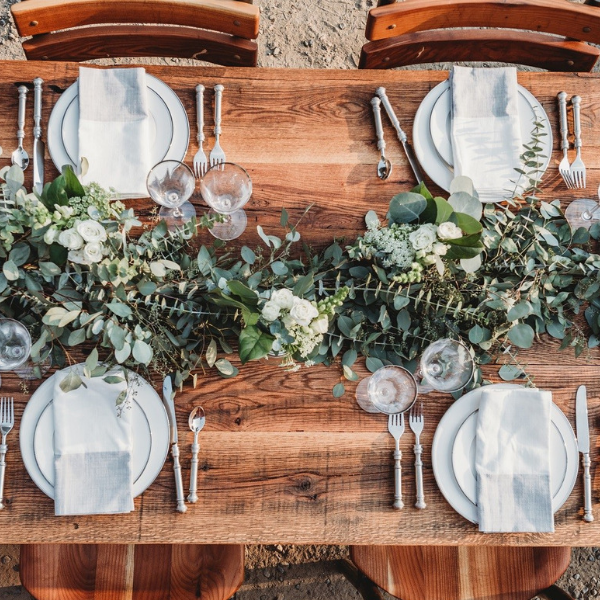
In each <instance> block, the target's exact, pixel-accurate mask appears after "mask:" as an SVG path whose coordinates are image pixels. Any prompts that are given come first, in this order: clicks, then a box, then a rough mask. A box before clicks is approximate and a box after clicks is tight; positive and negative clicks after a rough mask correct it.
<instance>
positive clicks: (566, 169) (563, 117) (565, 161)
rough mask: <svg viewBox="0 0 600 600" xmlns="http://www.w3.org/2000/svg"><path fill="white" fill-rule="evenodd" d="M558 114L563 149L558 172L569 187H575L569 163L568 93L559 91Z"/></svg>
mask: <svg viewBox="0 0 600 600" xmlns="http://www.w3.org/2000/svg"><path fill="white" fill-rule="evenodd" d="M558 114H559V117H560V119H559V120H560V139H561V142H560V147H561V149H562V151H563V157H562V160H561V161H560V164H559V165H558V172H559V173H560V174H561V176H562V178H563V179H564V181H565V183H566V185H567V187H568V188H574V187H575V184H574V183H573V181H572V179H571V166H570V165H569V157H568V151H569V138H568V136H569V129H568V125H567V94H566V92H559V93H558Z"/></svg>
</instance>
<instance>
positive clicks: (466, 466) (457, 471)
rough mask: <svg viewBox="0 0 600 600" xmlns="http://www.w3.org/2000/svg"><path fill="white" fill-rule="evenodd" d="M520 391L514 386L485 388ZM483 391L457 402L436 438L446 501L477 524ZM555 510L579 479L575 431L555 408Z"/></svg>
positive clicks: (434, 457) (436, 468)
mask: <svg viewBox="0 0 600 600" xmlns="http://www.w3.org/2000/svg"><path fill="white" fill-rule="evenodd" d="M490 387H495V388H496V387H497V388H517V387H520V386H518V385H514V384H497V385H494V386H486V389H489V388H490ZM482 392H483V388H477V389H475V390H472V391H471V392H469V393H467V394H465V395H464V396H463V397H462V398H460V399H459V400H457V401H456V402H455V403H454V404H453V405H452V406H451V407H450V408H449V409H448V411H447V412H446V414H445V415H444V416H443V417H442V419H441V420H440V423H439V425H438V427H437V429H436V432H435V435H434V437H433V445H432V448H431V462H432V467H433V474H434V476H435V480H436V482H437V484H438V487H439V489H440V491H441V492H442V494H443V496H444V498H446V500H447V501H448V503H449V504H450V506H452V508H453V509H454V510H455V511H456V512H457V513H459V514H460V515H461V516H463V517H464V518H465V519H467V520H469V521H471V522H473V523H477V521H478V510H477V503H476V499H477V492H476V474H475V427H476V426H477V412H478V410H479V403H480V401H481V394H482ZM550 416H551V420H552V426H551V429H550V445H551V456H550V461H551V475H550V478H551V485H552V495H553V498H552V509H553V511H554V512H556V511H557V510H558V509H559V508H560V507H561V506H562V505H563V504H564V503H565V502H566V500H567V498H568V497H569V495H570V494H571V492H572V491H573V487H574V486H575V482H576V479H577V472H578V469H579V452H578V449H577V440H576V438H575V434H574V433H573V428H572V427H571V424H570V423H569V421H568V419H567V418H566V417H565V415H564V414H563V412H562V411H561V410H560V409H559V408H558V407H557V406H556V405H555V404H552V408H551V412H550Z"/></svg>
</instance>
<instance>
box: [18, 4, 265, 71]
mask: <svg viewBox="0 0 600 600" xmlns="http://www.w3.org/2000/svg"><path fill="white" fill-rule="evenodd" d="M11 12H12V15H13V17H14V20H15V23H16V25H17V29H18V31H19V34H20V35H21V36H33V37H32V38H31V39H29V40H25V41H24V42H23V49H24V50H25V55H26V56H27V58H29V59H31V60H70V61H84V60H91V59H96V58H117V57H140V56H168V57H179V58H195V59H199V60H204V61H208V62H212V63H218V64H222V65H229V66H238V67H251V66H256V61H257V57H258V46H257V44H256V42H253V41H251V40H253V39H255V38H256V37H258V27H259V10H258V6H253V5H252V3H251V0H250V3H248V2H246V1H244V2H242V1H238V0H26V1H23V2H19V3H18V4H13V5H12V6H11ZM132 23H135V25H132ZM140 23H144V24H146V23H149V24H152V25H140ZM90 25H92V27H89V26H90ZM58 30H61V31H58ZM65 30H66V31H65Z"/></svg>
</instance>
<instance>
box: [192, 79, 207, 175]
mask: <svg viewBox="0 0 600 600" xmlns="http://www.w3.org/2000/svg"><path fill="white" fill-rule="evenodd" d="M196 122H197V124H198V135H197V139H198V146H199V148H198V152H196V154H195V155H194V175H195V176H196V178H197V179H200V177H204V175H205V174H206V171H207V167H208V160H206V154H204V150H203V149H202V143H203V142H204V139H205V136H204V86H203V85H202V84H198V85H197V86H196Z"/></svg>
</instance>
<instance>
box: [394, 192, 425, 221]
mask: <svg viewBox="0 0 600 600" xmlns="http://www.w3.org/2000/svg"><path fill="white" fill-rule="evenodd" d="M426 207H427V200H426V199H425V198H424V197H423V196H421V194H415V193H413V192H402V193H401V194H396V195H395V196H394V197H393V198H392V200H391V202H390V208H389V212H388V215H387V218H388V219H389V221H390V223H411V222H412V221H416V220H417V219H418V218H419V215H420V214H421V213H422V212H423V211H424V210H425V208H426Z"/></svg>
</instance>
